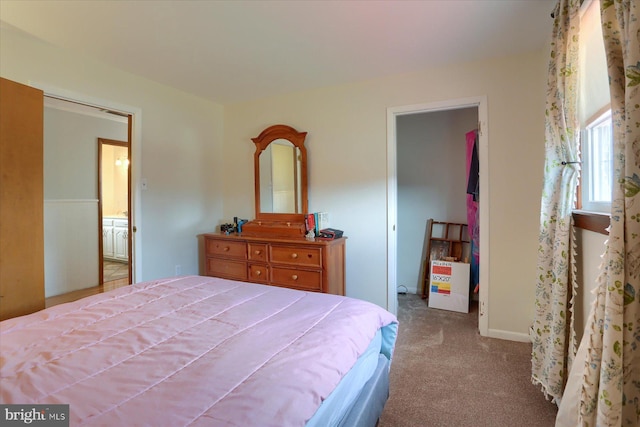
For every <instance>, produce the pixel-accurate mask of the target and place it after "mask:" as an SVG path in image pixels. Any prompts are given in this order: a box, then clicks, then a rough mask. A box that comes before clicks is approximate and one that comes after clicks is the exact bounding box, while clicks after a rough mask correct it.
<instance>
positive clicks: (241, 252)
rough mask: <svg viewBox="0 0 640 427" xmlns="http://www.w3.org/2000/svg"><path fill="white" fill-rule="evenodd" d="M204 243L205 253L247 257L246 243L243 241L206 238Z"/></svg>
mask: <svg viewBox="0 0 640 427" xmlns="http://www.w3.org/2000/svg"><path fill="white" fill-rule="evenodd" d="M206 245H207V248H206V251H207V255H216V256H221V257H225V258H235V259H247V244H246V243H245V242H232V241H227V240H215V239H207V242H206ZM245 276H246V274H245Z"/></svg>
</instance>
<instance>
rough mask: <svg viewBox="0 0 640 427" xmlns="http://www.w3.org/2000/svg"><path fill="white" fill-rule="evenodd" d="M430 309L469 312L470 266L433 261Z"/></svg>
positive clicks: (462, 263) (430, 282) (460, 263)
mask: <svg viewBox="0 0 640 427" xmlns="http://www.w3.org/2000/svg"><path fill="white" fill-rule="evenodd" d="M430 268H431V270H430V271H431V278H430V281H429V307H430V308H440V309H443V310H451V311H458V312H460V313H468V312H469V264H467V263H464V262H448V261H431V267H430Z"/></svg>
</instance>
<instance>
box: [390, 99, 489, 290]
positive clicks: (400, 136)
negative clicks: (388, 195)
mask: <svg viewBox="0 0 640 427" xmlns="http://www.w3.org/2000/svg"><path fill="white" fill-rule="evenodd" d="M477 126H478V109H477V108H465V109H459V110H447V111H438V112H433V113H420V114H411V115H404V116H399V117H398V118H397V128H396V129H397V164H398V166H399V167H398V169H397V176H398V226H397V230H398V249H397V252H398V266H397V272H398V273H397V283H398V286H400V285H403V286H405V287H406V288H407V290H408V292H411V293H421V292H422V280H423V268H424V265H423V260H424V259H425V257H426V254H425V251H426V248H425V229H426V223H427V219H429V218H434V219H435V220H437V221H448V222H459V223H464V224H466V223H467V208H466V191H467V179H466V137H465V134H466V133H467V132H469V131H472V130H474V129H476V128H477Z"/></svg>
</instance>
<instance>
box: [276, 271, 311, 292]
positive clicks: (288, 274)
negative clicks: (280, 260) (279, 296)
mask: <svg viewBox="0 0 640 427" xmlns="http://www.w3.org/2000/svg"><path fill="white" fill-rule="evenodd" d="M271 283H273V284H275V285H281V286H287V287H292V288H299V289H306V290H310V291H320V290H322V272H321V271H308V270H296V269H293V268H282V267H272V268H271Z"/></svg>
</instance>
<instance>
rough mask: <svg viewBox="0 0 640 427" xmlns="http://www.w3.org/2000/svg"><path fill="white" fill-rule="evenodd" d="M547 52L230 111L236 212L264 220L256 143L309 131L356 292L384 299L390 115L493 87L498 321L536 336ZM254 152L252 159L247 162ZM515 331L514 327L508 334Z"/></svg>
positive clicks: (228, 191) (313, 202)
mask: <svg viewBox="0 0 640 427" xmlns="http://www.w3.org/2000/svg"><path fill="white" fill-rule="evenodd" d="M546 67H547V49H544V50H543V51H540V52H536V53H530V54H523V55H518V56H513V57H508V58H500V59H493V60H487V61H481V62H473V63H465V64H458V65H454V66H448V67H443V68H433V69H428V70H424V71H422V72H417V73H410V74H404V75H396V76H389V77H386V78H381V79H375V80H369V81H363V82H357V83H353V84H348V85H342V86H334V87H329V88H321V89H316V90H309V91H304V92H299V93H293V94H289V95H285V96H279V97H273V98H268V99H263V100H257V101H253V102H246V103H241V104H236V105H229V106H226V107H225V137H224V139H225V155H226V156H228V157H229V158H234V159H237V160H238V161H237V162H228V163H226V164H225V166H224V167H225V175H226V176H227V177H228V180H227V184H228V185H227V186H226V187H225V188H224V191H225V205H224V216H225V218H227V219H229V218H233V216H239V217H249V218H251V217H253V215H254V206H253V171H252V167H253V165H252V160H250V159H252V156H253V150H254V147H253V143H252V142H251V138H252V137H255V136H257V135H258V134H259V133H260V132H261V131H262V130H263V129H264V128H265V127H267V126H269V125H273V124H276V123H284V124H288V125H290V126H293V127H294V128H296V129H298V130H300V131H306V132H308V135H307V142H306V146H307V148H308V155H309V160H308V162H309V209H310V210H312V211H326V212H329V214H330V215H331V226H332V227H335V228H339V229H342V230H344V231H345V234H346V235H347V236H348V240H347V267H346V275H347V284H346V287H347V295H349V296H352V297H356V298H362V299H366V300H369V301H372V302H374V303H376V304H379V305H381V306H383V307H385V306H386V303H387V290H386V286H387V283H386V276H387V273H386V266H387V242H386V230H387V224H386V213H387V187H386V184H387V174H386V165H387V159H386V155H387V153H386V150H387V139H386V111H387V108H389V107H394V106H404V105H415V104H426V103H433V102H438V101H444V100H451V99H461V98H469V97H475V96H482V95H486V96H487V99H488V118H489V123H488V125H487V129H486V131H487V132H488V138H489V160H488V162H489V169H490V170H489V180H490V188H491V193H490V194H489V215H490V219H489V225H490V233H491V241H490V245H491V246H490V253H491V259H490V265H489V270H490V271H489V280H490V282H491V283H490V295H489V300H490V301H489V313H488V314H489V329H490V332H491V330H494V331H497V332H498V334H500V331H506V332H508V333H509V334H511V335H513V334H516V335H518V334H520V335H518V336H520V337H522V338H523V339H527V337H528V328H529V326H530V324H531V321H532V318H533V300H534V294H535V274H536V273H535V271H536V260H537V247H538V224H539V216H540V195H541V191H542V185H541V184H542V171H543V158H544V97H545V91H546V89H545V81H546ZM242 159H245V160H244V161H241V160H242ZM507 335H508V334H507Z"/></svg>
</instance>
